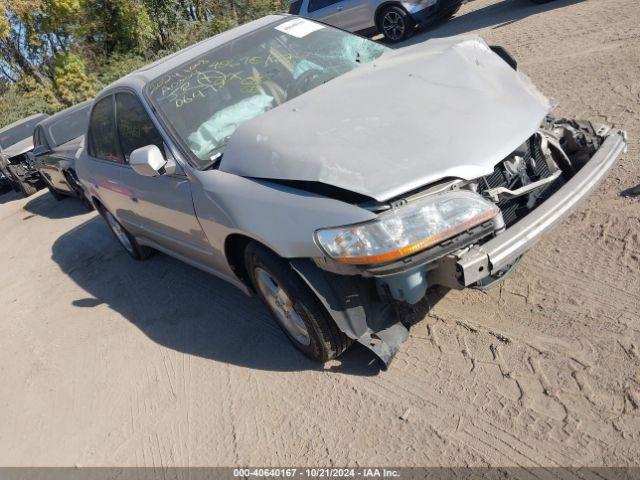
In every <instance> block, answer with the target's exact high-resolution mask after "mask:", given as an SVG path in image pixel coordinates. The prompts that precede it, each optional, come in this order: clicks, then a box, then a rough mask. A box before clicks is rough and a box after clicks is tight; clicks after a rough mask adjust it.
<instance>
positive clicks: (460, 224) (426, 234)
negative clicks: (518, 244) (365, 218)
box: [316, 190, 500, 263]
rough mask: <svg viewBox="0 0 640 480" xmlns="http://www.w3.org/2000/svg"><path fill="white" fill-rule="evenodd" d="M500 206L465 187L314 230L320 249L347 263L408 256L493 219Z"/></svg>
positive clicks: (370, 261) (373, 261) (378, 260)
mask: <svg viewBox="0 0 640 480" xmlns="http://www.w3.org/2000/svg"><path fill="white" fill-rule="evenodd" d="M499 211H500V210H499V209H498V207H497V206H496V205H494V204H493V203H490V202H488V201H487V200H485V199H483V198H482V197H481V196H479V195H477V194H475V193H473V192H469V191H464V190H457V191H452V192H446V193H440V194H436V195H430V196H426V197H424V198H421V199H418V200H415V201H412V202H410V203H408V204H406V205H403V206H401V207H398V208H394V209H393V210H391V211H388V212H384V213H381V214H380V215H379V216H378V218H376V219H375V220H372V221H370V222H367V223H361V224H358V225H348V226H344V227H338V228H327V229H322V230H318V231H317V232H316V239H317V242H318V244H319V245H320V247H321V248H322V249H323V250H324V251H325V252H326V253H327V254H328V255H329V256H330V257H332V258H333V259H335V260H337V261H338V262H345V263H384V262H389V261H392V260H396V259H398V258H402V257H406V256H407V255H411V254H413V253H416V252H419V251H420V250H424V249H426V248H429V247H432V246H434V245H437V244H438V243H440V242H442V241H443V240H446V239H447V238H451V237H453V236H455V235H457V234H459V233H462V232H464V231H465V230H468V229H470V228H473V227H475V226H476V225H479V224H481V223H484V222H486V221H487V220H490V219H491V218H493V217H495V216H496V215H497V214H498V212H499Z"/></svg>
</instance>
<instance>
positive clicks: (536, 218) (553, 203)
mask: <svg viewBox="0 0 640 480" xmlns="http://www.w3.org/2000/svg"><path fill="white" fill-rule="evenodd" d="M626 146H627V143H626V138H625V133H624V132H622V131H617V132H613V133H611V134H610V135H609V136H608V137H607V139H606V140H605V141H604V142H603V144H602V146H601V147H600V148H599V149H598V151H597V152H596V153H595V154H594V155H593V157H592V158H591V160H589V162H588V163H587V164H586V165H585V166H584V167H582V169H580V170H579V171H578V173H576V174H575V175H574V176H573V177H572V178H571V180H569V181H568V182H567V183H566V184H565V185H564V186H562V188H560V189H559V190H558V191H557V192H556V193H554V194H553V195H552V196H551V197H549V198H548V199H547V200H546V201H545V202H544V203H542V204H541V205H540V206H539V207H538V208H536V209H535V210H534V211H533V212H531V213H530V214H528V215H527V216H526V217H525V218H523V219H522V220H520V221H519V222H518V223H516V224H515V225H513V226H511V227H510V228H508V229H507V230H505V231H504V232H503V233H501V234H499V235H497V236H496V237H495V238H493V239H492V240H489V241H488V242H486V243H484V244H482V245H480V246H475V247H473V248H471V249H470V250H468V251H466V252H464V253H462V254H460V255H456V254H454V255H449V256H448V257H447V258H446V260H444V262H445V263H446V264H448V266H449V267H453V266H454V265H455V276H456V277H457V282H458V283H459V284H460V286H461V287H463V286H469V285H473V284H474V283H476V282H478V281H479V280H482V279H483V278H485V277H487V276H489V275H490V274H496V273H497V272H499V271H501V270H503V269H504V268H506V267H508V266H509V265H511V264H512V263H513V262H515V261H516V260H517V259H518V257H520V256H521V255H522V254H523V253H525V252H526V251H527V250H529V249H531V248H532V247H533V246H534V245H535V244H536V242H537V241H538V240H539V239H540V237H541V236H542V235H544V234H545V233H547V232H549V231H550V230H552V229H553V228H554V227H555V226H556V225H557V224H558V223H560V222H561V221H562V220H563V219H565V218H566V217H567V216H569V215H570V214H571V213H572V212H573V211H574V210H575V209H576V207H577V206H578V205H579V204H580V203H581V202H582V201H584V200H585V198H586V197H587V196H588V195H589V194H590V193H591V192H592V191H593V190H594V189H595V188H596V187H597V186H598V185H599V184H600V182H601V181H602V180H603V179H604V177H605V176H606V175H607V173H608V172H609V170H610V169H611V168H612V167H613V165H615V163H616V161H617V159H618V158H619V157H620V156H621V155H622V154H623V153H624V152H625V151H626ZM443 266H444V265H443ZM445 268H446V267H445ZM448 270H449V272H451V273H452V274H453V273H454V272H453V268H449V269H448Z"/></svg>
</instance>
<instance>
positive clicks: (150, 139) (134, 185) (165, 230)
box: [116, 91, 212, 263]
mask: <svg viewBox="0 0 640 480" xmlns="http://www.w3.org/2000/svg"><path fill="white" fill-rule="evenodd" d="M116 124H117V131H118V136H119V139H120V145H121V149H122V152H123V154H124V159H125V166H124V168H123V169H122V177H121V178H122V183H123V184H124V185H126V186H127V188H129V189H130V190H131V194H130V196H129V198H128V199H127V200H128V201H127V206H126V208H124V209H123V211H122V217H121V220H122V221H123V223H124V224H125V226H126V227H127V229H128V230H129V231H130V232H131V233H133V234H134V235H135V236H142V237H146V238H149V239H150V240H153V241H154V242H155V243H157V244H158V245H159V246H161V247H164V248H165V249H167V250H170V251H171V252H172V253H174V254H178V255H179V256H183V257H186V258H189V259H192V260H195V261H197V262H199V263H201V262H204V263H210V262H211V254H212V250H211V247H210V245H209V243H208V241H207V239H206V237H205V234H204V232H203V231H202V227H201V226H200V223H199V222H198V220H197V218H196V215H195V211H194V207H193V199H192V196H191V186H190V184H189V180H188V178H187V176H186V175H185V174H184V172H183V171H182V169H181V168H180V167H179V166H177V170H176V172H175V173H174V174H171V175H161V176H158V177H145V176H142V175H139V174H138V173H136V172H135V171H134V170H133V169H132V168H131V167H130V166H129V165H128V161H129V156H130V155H131V152H132V151H133V150H135V149H137V148H140V147H144V146H147V145H156V146H157V147H158V148H160V150H161V151H162V152H163V153H164V154H165V157H166V156H168V155H169V154H170V153H169V151H168V149H167V147H166V145H165V143H164V141H163V139H162V136H161V135H160V133H159V132H158V130H157V128H156V126H155V125H154V123H153V121H152V120H151V118H150V116H149V115H148V113H147V111H146V110H145V108H144V107H143V105H142V103H141V101H140V100H139V98H138V97H137V95H136V94H134V93H133V92H129V91H120V92H118V93H116Z"/></svg>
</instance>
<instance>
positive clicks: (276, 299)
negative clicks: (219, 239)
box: [245, 242, 353, 362]
mask: <svg viewBox="0 0 640 480" xmlns="http://www.w3.org/2000/svg"><path fill="white" fill-rule="evenodd" d="M245 266H246V269H247V272H248V273H249V277H250V278H251V282H252V284H253V287H254V289H255V291H256V292H258V295H259V296H260V298H261V300H262V301H263V302H264V304H265V305H266V306H267V308H268V309H269V311H270V312H271V315H272V316H273V317H274V319H275V320H276V322H277V323H278V325H279V326H280V328H281V329H282V330H283V331H284V333H285V334H286V335H287V337H289V340H291V343H293V345H294V346H295V347H296V348H297V349H298V350H300V351H301V352H302V353H304V354H305V355H306V356H308V357H309V358H311V359H313V360H316V361H318V362H326V361H328V360H331V359H334V358H336V357H338V356H339V355H340V354H341V353H342V352H344V351H345V350H346V349H347V348H348V347H349V346H350V345H351V343H352V342H353V341H352V340H351V339H350V338H349V337H347V336H346V335H345V334H344V333H342V332H341V331H340V329H339V328H338V326H337V325H336V323H335V322H334V320H333V318H331V316H330V315H329V313H328V312H327V310H326V309H325V308H324V306H323V305H322V303H321V302H320V300H319V299H318V297H317V296H316V295H315V294H314V293H313V291H312V290H311V289H310V288H309V287H308V286H307V285H306V284H305V283H304V280H302V279H301V278H300V277H299V276H298V274H297V273H296V272H295V271H294V270H293V269H292V268H291V265H290V264H289V263H288V262H287V261H286V260H284V259H282V258H280V257H278V256H277V255H276V254H274V253H273V252H271V251H270V250H268V249H267V248H265V247H264V246H262V245H260V244H258V243H256V242H251V243H249V245H248V246H247V249H246V250H245Z"/></svg>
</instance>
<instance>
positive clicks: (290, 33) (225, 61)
mask: <svg viewBox="0 0 640 480" xmlns="http://www.w3.org/2000/svg"><path fill="white" fill-rule="evenodd" d="M386 50H387V48H386V47H384V46H382V45H379V44H377V43H374V42H372V41H370V40H367V39H364V38H361V37H358V36H356V35H352V34H350V33H346V32H343V31H340V30H336V29H333V28H330V27H326V26H324V25H321V24H318V23H314V22H310V21H308V20H304V19H294V20H286V21H283V22H281V23H279V24H277V25H276V26H269V27H265V28H262V29H260V30H257V31H255V32H253V33H251V34H249V35H246V36H243V37H241V38H239V39H238V40H236V41H235V42H232V43H230V44H227V45H224V46H221V47H219V48H215V49H213V50H211V51H210V52H208V53H206V54H205V55H203V56H201V57H199V58H196V59H194V60H193V61H191V62H188V63H185V64H183V65H181V66H180V67H178V68H177V69H174V70H172V71H171V72H168V73H166V74H165V75H162V76H160V77H158V78H157V79H156V80H154V81H153V82H152V83H150V84H149V87H148V90H147V93H148V95H149V96H150V97H151V99H152V100H153V101H154V103H156V105H157V106H158V107H159V109H160V110H161V111H162V113H163V114H164V117H165V118H166V119H167V120H168V121H169V123H171V125H172V126H173V128H174V129H175V131H176V132H177V133H178V135H179V136H180V137H181V139H182V140H183V141H184V143H186V144H187V145H188V146H189V148H190V149H191V151H192V152H193V153H194V155H195V157H196V158H197V159H198V162H197V163H198V165H197V166H198V167H199V168H207V167H208V166H210V165H211V164H212V163H213V162H215V161H216V160H217V159H218V158H219V157H220V154H221V153H222V151H223V148H224V146H225V144H226V142H227V140H228V139H229V137H230V136H231V135H232V134H233V132H234V131H235V130H236V128H238V126H240V125H241V124H242V123H243V122H246V121H248V120H251V119H252V118H254V117H256V116H258V115H260V114H261V113H264V112H266V111H268V110H270V109H272V108H274V107H276V106H278V105H280V104H282V103H284V102H286V101H287V100H290V99H292V98H294V97H296V96H298V95H301V94H303V93H305V92H307V91H309V90H311V89H313V88H315V87H317V86H319V85H321V84H323V83H325V82H327V81H329V80H331V79H333V78H336V77H338V76H340V75H343V74H345V73H347V72H349V71H351V70H353V69H355V68H357V67H358V66H359V65H362V64H364V63H368V62H371V61H372V60H375V59H376V58H378V57H379V56H380V55H382V53H384V52H385V51H386Z"/></svg>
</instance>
